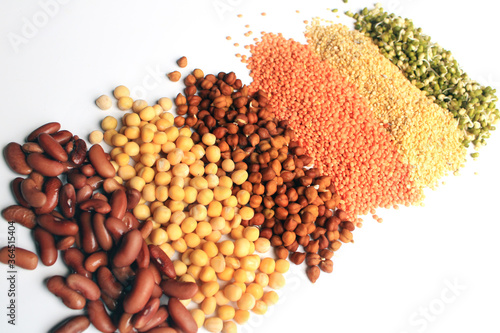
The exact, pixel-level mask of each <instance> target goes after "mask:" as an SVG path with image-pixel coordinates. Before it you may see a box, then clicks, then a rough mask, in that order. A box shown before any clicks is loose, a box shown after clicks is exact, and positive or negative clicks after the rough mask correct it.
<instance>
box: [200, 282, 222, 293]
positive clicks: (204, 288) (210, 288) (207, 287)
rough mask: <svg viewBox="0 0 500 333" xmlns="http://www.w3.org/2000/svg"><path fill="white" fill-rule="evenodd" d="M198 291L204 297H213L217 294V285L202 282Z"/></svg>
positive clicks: (215, 283) (216, 283)
mask: <svg viewBox="0 0 500 333" xmlns="http://www.w3.org/2000/svg"><path fill="white" fill-rule="evenodd" d="M200 290H201V292H202V293H203V295H205V297H212V296H215V294H216V293H218V292H219V283H218V282H217V281H208V282H204V283H203V284H202V285H201V286H200Z"/></svg>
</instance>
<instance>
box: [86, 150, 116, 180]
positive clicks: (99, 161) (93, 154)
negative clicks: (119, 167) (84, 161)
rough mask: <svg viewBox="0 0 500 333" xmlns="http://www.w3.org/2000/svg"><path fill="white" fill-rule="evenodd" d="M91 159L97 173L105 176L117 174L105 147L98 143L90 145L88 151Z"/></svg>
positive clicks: (110, 176)
mask: <svg viewBox="0 0 500 333" xmlns="http://www.w3.org/2000/svg"><path fill="white" fill-rule="evenodd" d="M88 156H89V160H90V163H91V164H92V166H93V167H94V169H95V170H96V171H97V173H98V174H99V175H100V176H101V177H103V178H112V177H114V176H115V168H114V167H113V165H112V164H111V162H110V161H109V160H108V159H107V157H106V153H105V152H104V149H102V147H101V146H100V145H98V144H95V145H93V146H92V147H90V149H89V152H88Z"/></svg>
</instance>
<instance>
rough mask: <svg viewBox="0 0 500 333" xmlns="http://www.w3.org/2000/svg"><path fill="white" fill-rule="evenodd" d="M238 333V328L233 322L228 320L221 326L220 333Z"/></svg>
mask: <svg viewBox="0 0 500 333" xmlns="http://www.w3.org/2000/svg"><path fill="white" fill-rule="evenodd" d="M237 332H238V326H237V325H236V323H235V322H234V321H231V320H228V321H225V322H224V325H223V326H222V333H237Z"/></svg>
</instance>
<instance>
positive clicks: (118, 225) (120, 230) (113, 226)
mask: <svg viewBox="0 0 500 333" xmlns="http://www.w3.org/2000/svg"><path fill="white" fill-rule="evenodd" d="M104 226H105V227H106V229H107V230H108V232H109V233H110V234H111V237H113V239H114V241H115V243H118V242H119V241H120V239H121V238H122V236H123V235H124V234H125V233H126V232H128V231H129V228H127V225H125V223H123V221H120V220H118V219H117V218H114V217H108V218H107V219H106V221H104Z"/></svg>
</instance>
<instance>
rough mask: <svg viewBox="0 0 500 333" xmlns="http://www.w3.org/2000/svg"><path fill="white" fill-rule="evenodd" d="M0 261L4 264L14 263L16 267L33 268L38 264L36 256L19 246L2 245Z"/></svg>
mask: <svg viewBox="0 0 500 333" xmlns="http://www.w3.org/2000/svg"><path fill="white" fill-rule="evenodd" d="M0 262H1V263H4V264H11V263H14V265H16V266H17V267H20V268H24V269H28V270H34V269H35V268H36V267H37V266H38V256H37V255H36V254H35V253H33V252H31V251H29V250H25V249H23V248H20V247H19V246H16V247H9V246H4V247H3V248H1V249H0Z"/></svg>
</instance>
